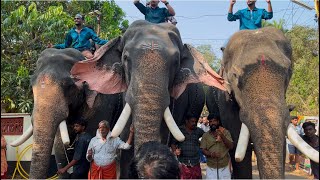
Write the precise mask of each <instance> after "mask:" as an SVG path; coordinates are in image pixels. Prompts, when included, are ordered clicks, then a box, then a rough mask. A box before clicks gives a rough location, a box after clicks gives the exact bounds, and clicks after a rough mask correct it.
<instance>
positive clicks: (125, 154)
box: [117, 118, 139, 179]
mask: <svg viewBox="0 0 320 180" xmlns="http://www.w3.org/2000/svg"><path fill="white" fill-rule="evenodd" d="M131 123H132V119H131V118H130V119H129V120H128V122H127V124H126V126H125V127H124V130H123V131H122V133H121V134H120V138H121V139H122V140H123V141H126V140H127V139H128V137H129V133H130V126H131ZM135 133H139V132H135ZM133 155H134V141H132V142H131V148H130V149H128V150H121V151H120V177H119V178H120V179H128V178H129V174H128V172H129V168H130V167H129V166H130V163H131V159H132V158H133ZM117 170H118V171H119V169H117Z"/></svg>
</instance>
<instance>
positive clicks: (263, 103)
mask: <svg viewBox="0 0 320 180" xmlns="http://www.w3.org/2000/svg"><path fill="white" fill-rule="evenodd" d="M283 72H285V71H283V70H282V71H280V70H279V71H270V69H269V68H266V67H260V71H255V72H253V73H252V74H251V76H250V77H248V78H247V79H246V81H245V82H246V84H245V85H244V86H243V89H242V103H241V104H242V105H241V108H240V120H241V121H242V122H243V123H245V124H246V125H247V126H248V129H249V132H250V135H251V140H252V142H253V145H254V150H255V153H256V155H257V160H258V168H259V173H260V178H262V179H284V172H285V169H284V163H285V153H286V151H285V150H286V149H285V135H286V130H287V127H288V124H289V110H288V109H287V105H286V101H285V93H286V85H287V84H286V82H287V80H286V79H285V77H287V76H286V75H284V74H283Z"/></svg>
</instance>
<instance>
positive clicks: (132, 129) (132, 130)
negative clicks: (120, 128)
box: [130, 124, 134, 134]
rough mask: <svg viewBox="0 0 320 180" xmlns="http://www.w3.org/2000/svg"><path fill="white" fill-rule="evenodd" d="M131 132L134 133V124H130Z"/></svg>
mask: <svg viewBox="0 0 320 180" xmlns="http://www.w3.org/2000/svg"><path fill="white" fill-rule="evenodd" d="M130 133H132V134H133V133H134V128H133V125H132V124H131V126H130Z"/></svg>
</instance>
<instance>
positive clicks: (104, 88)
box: [70, 37, 127, 107]
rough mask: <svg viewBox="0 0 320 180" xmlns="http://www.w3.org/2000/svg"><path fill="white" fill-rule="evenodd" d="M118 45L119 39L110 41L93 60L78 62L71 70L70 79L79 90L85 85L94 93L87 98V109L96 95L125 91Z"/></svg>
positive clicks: (96, 53) (95, 54)
mask: <svg viewBox="0 0 320 180" xmlns="http://www.w3.org/2000/svg"><path fill="white" fill-rule="evenodd" d="M120 43H121V37H117V38H115V39H112V40H110V41H109V42H108V43H107V44H105V45H103V46H102V47H100V48H99V49H98V50H97V51H96V52H95V53H94V56H93V58H91V59H87V60H84V61H79V62H77V63H75V64H74V65H73V67H72V69H71V72H70V73H71V77H72V78H73V79H74V80H75V82H76V85H77V86H78V87H79V88H83V84H86V85H87V86H88V89H89V90H91V91H94V92H92V93H88V96H87V104H88V105H89V107H92V105H93V103H94V100H95V97H96V95H97V94H98V93H102V94H116V93H120V92H124V91H126V89H127V84H126V83H125V78H124V77H125V76H124V70H123V68H122V63H121V54H122V53H121V51H120V50H119V46H120Z"/></svg>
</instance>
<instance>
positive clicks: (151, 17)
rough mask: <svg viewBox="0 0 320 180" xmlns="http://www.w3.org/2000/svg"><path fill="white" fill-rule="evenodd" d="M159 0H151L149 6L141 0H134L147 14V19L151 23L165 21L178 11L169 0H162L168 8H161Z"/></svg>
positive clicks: (141, 10) (143, 12) (140, 9)
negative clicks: (175, 10)
mask: <svg viewBox="0 0 320 180" xmlns="http://www.w3.org/2000/svg"><path fill="white" fill-rule="evenodd" d="M159 2H160V1H159V0H151V1H150V5H149V6H144V5H143V4H142V3H141V2H140V1H139V0H134V2H133V3H134V5H135V6H136V7H137V8H138V9H139V11H140V12H141V13H142V14H144V15H145V20H146V21H149V22H151V23H156V24H158V23H163V22H166V18H167V17H169V16H174V15H175V14H176V13H175V12H174V9H173V8H172V7H171V5H170V4H169V2H168V1H167V0H161V2H162V3H163V4H164V5H166V7H167V8H168V9H167V8H159V6H158V5H159Z"/></svg>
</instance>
